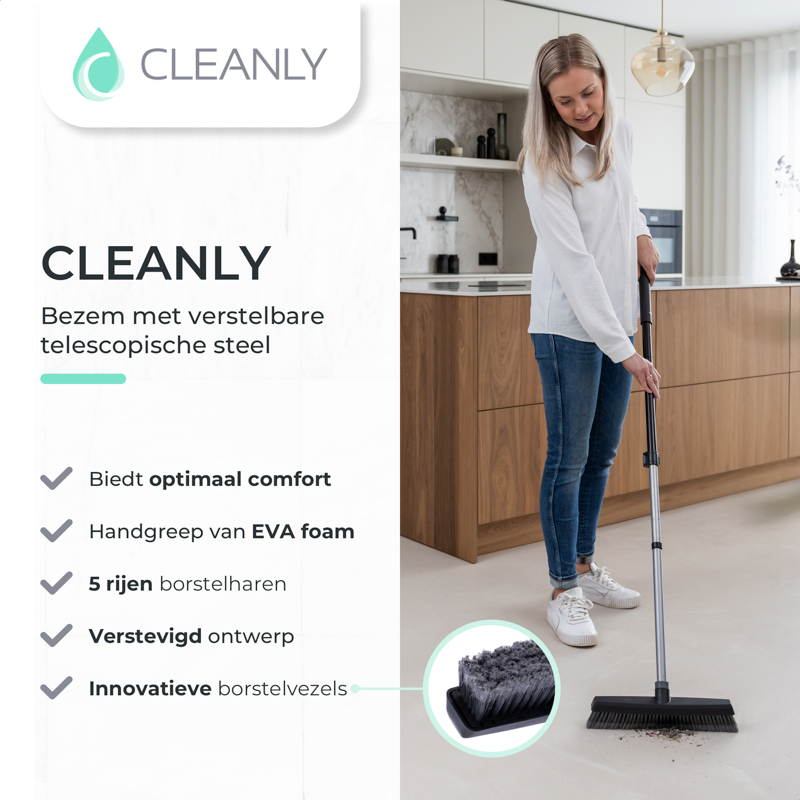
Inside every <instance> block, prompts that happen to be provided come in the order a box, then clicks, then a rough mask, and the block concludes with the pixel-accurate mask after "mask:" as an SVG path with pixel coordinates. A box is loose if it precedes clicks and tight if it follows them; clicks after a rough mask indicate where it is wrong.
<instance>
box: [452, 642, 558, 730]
mask: <svg viewBox="0 0 800 800" xmlns="http://www.w3.org/2000/svg"><path fill="white" fill-rule="evenodd" d="M555 692H556V685H555V678H554V676H553V668H552V667H551V666H550V661H549V660H548V658H547V656H546V655H545V654H544V652H543V651H542V649H541V648H540V647H539V646H538V645H537V644H536V643H535V642H533V641H531V640H530V639H523V640H522V641H519V642H515V643H514V644H512V645H504V646H502V647H498V648H496V649H495V650H484V651H483V652H482V653H479V654H478V655H476V656H464V658H462V659H461V660H460V661H459V664H458V686H457V687H455V688H454V689H451V690H450V691H449V692H448V711H451V708H450V706H453V709H452V711H456V712H457V714H458V716H459V717H460V718H461V722H462V723H466V727H467V729H468V730H470V731H471V732H470V733H466V734H465V733H464V732H463V731H462V730H460V731H459V732H460V733H461V735H462V736H465V735H470V736H475V735H478V734H479V733H492V732H494V731H496V730H509V729H510V728H511V727H521V726H522V725H532V724H534V723H535V722H541V721H543V720H544V719H546V718H547V716H548V714H549V713H550V710H551V709H552V707H553V701H554V699H555ZM450 716H451V719H452V718H453V713H450ZM454 722H455V720H454ZM457 727H459V726H458V725H457Z"/></svg>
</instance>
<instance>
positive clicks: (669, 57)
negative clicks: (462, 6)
mask: <svg viewBox="0 0 800 800" xmlns="http://www.w3.org/2000/svg"><path fill="white" fill-rule="evenodd" d="M631 72H632V73H633V76H634V77H635V78H636V80H637V81H639V83H640V84H641V86H642V88H643V89H644V90H645V91H646V92H647V94H649V95H650V96H651V97H666V96H667V95H669V94H675V93H676V92H679V91H680V90H681V89H683V88H684V87H685V86H686V84H687V83H688V82H689V78H691V77H692V73H693V72H694V56H693V55H692V54H691V53H690V52H689V51H688V50H686V48H684V47H678V46H677V45H676V44H675V40H674V39H673V38H672V37H671V36H667V32H666V31H665V30H664V29H663V28H662V29H661V30H660V31H659V32H658V33H657V34H656V35H655V36H654V37H653V38H652V39H651V40H650V46H649V47H645V48H644V49H643V50H640V51H639V52H638V53H637V54H636V55H635V56H634V57H633V59H632V60H631Z"/></svg>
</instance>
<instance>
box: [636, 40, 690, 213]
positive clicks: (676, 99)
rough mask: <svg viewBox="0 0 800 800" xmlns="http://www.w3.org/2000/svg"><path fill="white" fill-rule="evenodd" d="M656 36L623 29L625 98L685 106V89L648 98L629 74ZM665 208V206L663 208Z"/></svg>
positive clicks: (680, 42)
mask: <svg viewBox="0 0 800 800" xmlns="http://www.w3.org/2000/svg"><path fill="white" fill-rule="evenodd" d="M655 35H656V32H655V31H643V30H641V29H639V28H628V27H626V28H625V98H626V99H628V100H639V101H642V102H645V103H663V104H666V105H669V106H680V107H681V108H684V107H685V105H686V89H683V90H681V91H680V92H678V93H677V94H668V95H667V96H666V97H650V95H649V94H647V92H646V91H645V90H644V89H642V87H641V85H640V84H639V81H637V80H636V78H634V77H633V73H632V72H631V61H632V60H633V57H634V56H635V55H636V54H637V53H638V52H639V51H640V50H642V49H643V48H645V47H648V46H649V45H650V40H651V39H652V38H653V37H654V36H655ZM673 38H674V39H675V43H676V44H679V45H680V46H681V47H684V43H683V39H682V38H681V37H680V36H674V37H673ZM665 208H666V206H665Z"/></svg>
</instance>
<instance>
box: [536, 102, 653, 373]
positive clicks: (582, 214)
mask: <svg viewBox="0 0 800 800" xmlns="http://www.w3.org/2000/svg"><path fill="white" fill-rule="evenodd" d="M569 133H570V137H571V139H572V166H573V169H574V170H575V174H576V175H577V176H578V178H580V179H581V180H582V181H583V186H572V184H569V183H567V181H565V180H564V179H563V178H562V177H561V176H560V175H556V186H555V187H554V186H553V185H552V183H548V184H547V185H546V186H545V187H544V190H543V191H541V192H540V191H539V181H538V180H537V178H536V172H535V170H534V169H533V167H532V165H531V164H530V159H525V170H524V173H523V178H522V182H523V187H524V189H525V199H526V200H527V202H528V209H529V210H530V214H531V221H532V222H533V227H534V230H535V231H536V237H537V240H538V241H537V245H536V255H535V256H534V259H533V275H532V276H531V324H530V327H529V328H528V331H529V332H530V333H554V334H558V335H560V336H566V337H568V338H570V339H577V340H578V341H581V342H594V343H595V344H596V345H597V346H598V347H599V348H600V349H601V350H602V351H603V352H604V353H605V354H606V355H607V356H608V357H609V358H610V359H611V360H612V361H614V362H615V363H618V362H620V361H624V360H625V359H626V358H630V356H632V355H633V354H634V352H635V350H634V347H633V345H632V344H631V343H630V339H629V337H630V336H631V335H633V333H635V331H636V327H637V319H638V317H639V290H638V284H637V278H636V272H637V267H638V256H637V251H636V237H637V236H641V235H642V234H645V235H647V236H650V231H649V229H648V227H647V224H646V220H645V216H644V214H642V213H641V212H640V211H639V208H638V201H637V200H636V197H635V196H634V193H633V179H632V177H631V156H632V154H633V132H632V129H631V125H630V123H629V122H628V121H627V120H625V119H622V118H621V117H618V118H617V126H616V131H615V139H614V143H615V150H616V153H615V158H614V163H613V164H612V165H611V167H610V169H609V170H608V172H606V174H605V175H604V176H603V177H602V178H601V179H600V180H599V181H595V180H592V179H590V178H589V176H590V175H591V174H592V172H593V171H594V162H595V153H596V150H595V146H594V145H591V144H588V143H587V142H584V141H583V139H581V138H580V137H579V136H578V135H577V134H576V133H575V131H574V130H573V129H572V128H570V131H569Z"/></svg>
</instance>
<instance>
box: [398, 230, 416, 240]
mask: <svg viewBox="0 0 800 800" xmlns="http://www.w3.org/2000/svg"><path fill="white" fill-rule="evenodd" d="M403 231H411V235H412V238H414V239H416V238H417V229H416V228H400V232H401V233H402V232H403Z"/></svg>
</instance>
